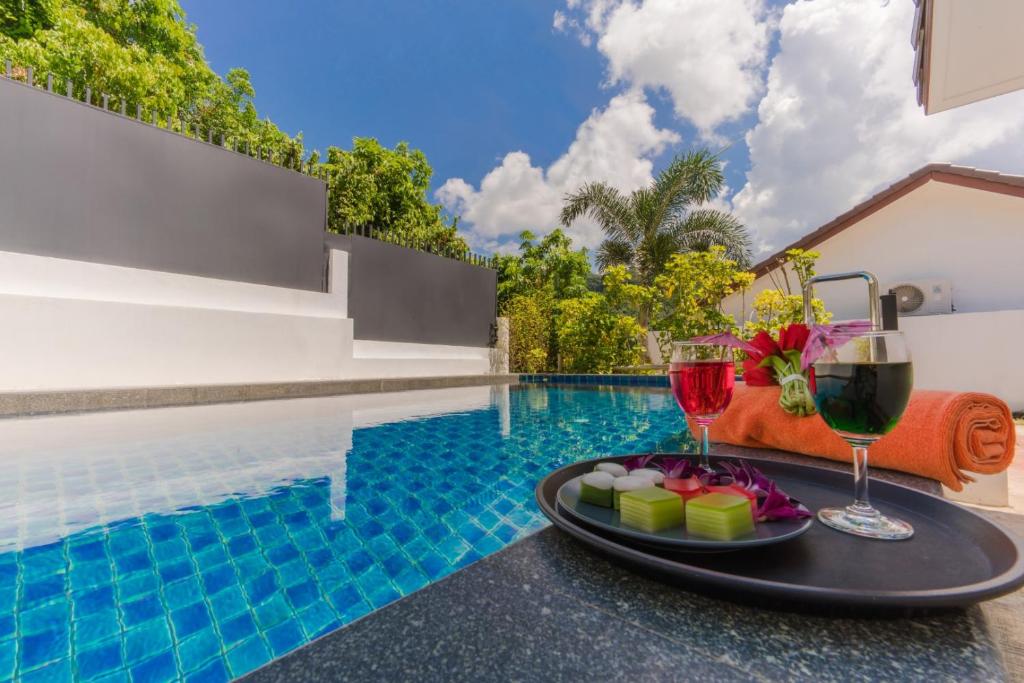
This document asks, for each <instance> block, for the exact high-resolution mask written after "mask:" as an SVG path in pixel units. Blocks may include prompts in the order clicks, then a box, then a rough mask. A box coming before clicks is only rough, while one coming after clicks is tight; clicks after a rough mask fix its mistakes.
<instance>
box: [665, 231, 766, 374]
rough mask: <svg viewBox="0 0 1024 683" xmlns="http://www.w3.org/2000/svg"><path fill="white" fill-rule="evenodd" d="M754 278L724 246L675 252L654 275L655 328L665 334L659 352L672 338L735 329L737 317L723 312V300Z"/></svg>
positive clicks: (746, 285) (687, 337)
mask: <svg viewBox="0 0 1024 683" xmlns="http://www.w3.org/2000/svg"><path fill="white" fill-rule="evenodd" d="M753 281H754V275H753V274H752V273H747V272H744V270H743V269H742V268H741V267H740V264H738V263H737V262H736V261H735V260H733V259H731V258H729V257H728V256H727V254H726V250H725V248H724V247H720V246H713V247H711V248H710V249H709V250H708V251H697V252H689V253H683V254H675V255H673V256H672V257H671V258H669V260H668V263H667V264H666V266H665V271H664V272H663V273H662V274H661V275H659V276H658V277H657V278H655V281H654V288H653V289H654V295H653V296H654V298H655V300H656V301H657V307H656V309H655V316H656V317H655V322H654V324H653V327H654V329H656V330H659V331H664V332H666V333H667V335H665V336H664V337H663V342H662V347H663V348H662V353H663V354H664V353H666V352H667V350H668V349H667V344H669V343H670V342H671V341H672V340H683V339H690V338H691V337H696V336H700V335H705V334H713V333H716V332H721V331H724V330H733V331H737V330H736V320H735V319H734V318H733V317H732V316H731V315H728V314H726V313H724V312H722V300H723V299H724V298H725V297H727V296H729V295H730V294H732V293H733V292H737V291H739V290H741V289H745V288H746V287H749V286H750V284H751V283H752V282H753Z"/></svg>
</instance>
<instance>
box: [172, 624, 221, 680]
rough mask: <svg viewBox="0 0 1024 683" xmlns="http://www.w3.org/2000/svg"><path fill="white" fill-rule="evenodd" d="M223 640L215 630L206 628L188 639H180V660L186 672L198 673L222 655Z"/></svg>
mask: <svg viewBox="0 0 1024 683" xmlns="http://www.w3.org/2000/svg"><path fill="white" fill-rule="evenodd" d="M221 645H222V643H221V640H220V638H219V637H218V636H217V633H216V632H215V631H214V630H213V628H205V629H202V630H201V631H198V632H196V633H193V634H192V635H190V636H188V637H187V638H184V639H182V638H180V637H179V638H178V648H177V649H178V658H179V660H180V661H181V668H182V670H184V671H198V670H199V669H202V668H203V666H204V665H205V664H206V662H208V661H210V660H211V659H213V658H214V657H216V656H217V655H218V654H219V653H220V648H221Z"/></svg>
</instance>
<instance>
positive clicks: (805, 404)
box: [692, 320, 871, 417]
mask: <svg viewBox="0 0 1024 683" xmlns="http://www.w3.org/2000/svg"><path fill="white" fill-rule="evenodd" d="M870 329H871V323H870V322H869V321H867V320H852V321H850V322H845V323H835V324H832V325H811V326H810V327H808V326H807V325H804V324H802V323H793V324H792V325H787V326H783V327H780V328H779V335H778V340H776V339H774V338H772V336H771V335H770V334H768V333H767V332H765V331H764V330H762V331H760V332H758V333H757V334H756V335H754V338H753V339H751V340H750V341H749V342H747V341H743V340H742V339H739V338H738V337H736V336H735V335H734V334H732V333H731V332H724V333H721V334H715V335H708V336H705V337H695V338H694V339H693V340H692V341H695V342H700V343H705V344H722V345H725V346H731V347H733V348H736V349H739V350H741V351H743V352H744V353H746V354H747V359H746V360H745V361H743V381H744V382H746V383H747V385H749V386H755V387H756V386H762V387H763V386H773V385H778V386H781V387H782V394H781V395H780V396H779V405H780V406H781V407H782V409H783V410H785V411H786V412H787V413H789V414H791V415H797V416H799V417H807V416H808V415H814V414H816V413H817V409H815V407H814V399H813V398H812V396H811V388H810V385H811V382H812V379H813V378H812V376H811V374H812V373H813V369H812V368H811V365H812V364H813V363H814V361H816V360H817V359H818V358H820V357H821V356H822V355H823V354H824V353H825V352H826V351H827V350H828V349H830V348H837V347H839V346H842V345H843V344H845V343H846V342H847V341H849V340H851V339H853V338H854V337H859V336H860V335H862V334H864V333H865V332H867V331H868V330H870Z"/></svg>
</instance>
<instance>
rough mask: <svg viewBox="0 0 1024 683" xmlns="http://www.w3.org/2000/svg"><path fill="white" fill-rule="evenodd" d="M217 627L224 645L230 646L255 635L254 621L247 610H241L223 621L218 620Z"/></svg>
mask: <svg viewBox="0 0 1024 683" xmlns="http://www.w3.org/2000/svg"><path fill="white" fill-rule="evenodd" d="M218 628H219V630H220V635H221V639H222V640H223V641H224V645H225V646H227V647H230V646H232V645H234V644H235V643H240V642H241V641H243V640H245V639H246V638H249V637H250V636H253V635H255V634H256V621H255V620H254V619H253V618H252V614H250V613H249V612H242V613H241V614H239V615H237V616H234V617H231V618H230V619H227V620H225V621H218Z"/></svg>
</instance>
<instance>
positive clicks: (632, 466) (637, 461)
mask: <svg viewBox="0 0 1024 683" xmlns="http://www.w3.org/2000/svg"><path fill="white" fill-rule="evenodd" d="M653 458H654V456H653V455H634V456H632V457H630V458H626V459H625V460H623V461H622V466H623V467H625V468H626V470H627V471H629V472H632V471H633V470H641V469H643V468H645V467H647V463H649V462H650V461H651V460H652V459H653Z"/></svg>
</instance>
